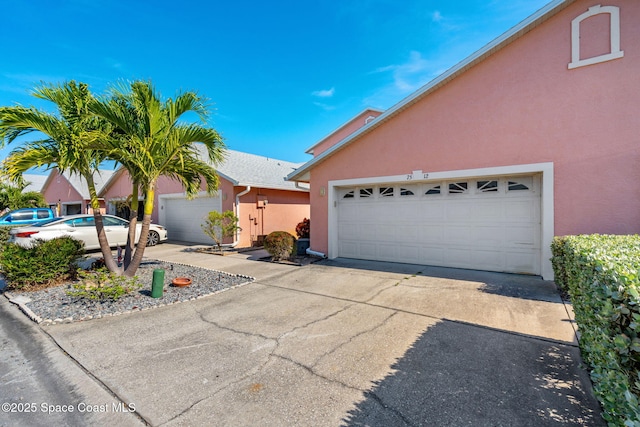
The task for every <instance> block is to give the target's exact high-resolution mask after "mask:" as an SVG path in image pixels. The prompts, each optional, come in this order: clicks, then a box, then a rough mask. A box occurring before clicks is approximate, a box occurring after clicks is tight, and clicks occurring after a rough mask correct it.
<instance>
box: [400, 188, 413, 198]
mask: <svg viewBox="0 0 640 427" xmlns="http://www.w3.org/2000/svg"><path fill="white" fill-rule="evenodd" d="M415 195H416V193H415V192H414V191H413V190H412V189H410V188H403V187H400V197H408V196H415Z"/></svg>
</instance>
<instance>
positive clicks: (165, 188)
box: [101, 171, 233, 224]
mask: <svg viewBox="0 0 640 427" xmlns="http://www.w3.org/2000/svg"><path fill="white" fill-rule="evenodd" d="M201 188H202V191H205V187H204V185H203V186H201ZM131 190H132V183H131V179H130V178H129V174H128V173H127V172H122V171H119V172H118V176H117V177H116V178H115V179H114V180H113V181H112V182H111V183H110V184H109V187H108V188H107V189H106V190H105V191H103V192H102V194H101V196H102V197H104V199H105V201H106V203H107V205H108V203H109V202H110V201H114V200H123V199H126V198H127V197H128V196H130V195H131ZM225 190H226V192H227V193H231V192H232V191H233V186H232V185H231V183H229V181H227V180H225V179H221V180H220V188H219V191H223V193H224V192H225ZM180 193H184V188H183V187H182V185H181V184H180V182H178V181H176V180H173V179H170V178H168V177H165V176H162V177H160V178H159V179H158V185H157V189H156V193H155V198H154V200H153V214H152V215H151V221H152V222H153V223H155V224H157V223H158V216H159V210H158V200H159V197H158V196H160V195H162V194H180ZM139 196H140V198H141V199H142V198H143V197H144V194H140V195H139ZM225 204H226V205H228V206H229V209H232V206H233V201H231V202H230V204H229V203H225V202H223V209H226V208H225ZM140 208H142V207H140Z"/></svg>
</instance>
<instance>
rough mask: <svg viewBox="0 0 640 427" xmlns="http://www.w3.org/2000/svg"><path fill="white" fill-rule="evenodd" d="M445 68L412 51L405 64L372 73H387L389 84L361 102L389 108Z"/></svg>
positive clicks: (386, 67) (389, 66)
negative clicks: (389, 78)
mask: <svg viewBox="0 0 640 427" xmlns="http://www.w3.org/2000/svg"><path fill="white" fill-rule="evenodd" d="M446 68H448V67H446V66H444V64H442V63H441V62H440V61H438V62H435V61H430V60H427V59H425V58H423V57H422V54H421V53H420V52H417V51H412V52H411V53H410V54H409V58H408V59H407V60H406V61H405V62H403V63H401V64H393V65H387V66H384V67H380V68H378V69H376V70H375V71H374V73H383V74H384V73H389V74H390V77H391V82H390V83H389V84H387V85H384V86H382V87H380V88H378V89H377V90H376V91H374V92H373V93H372V94H370V95H369V96H367V97H366V98H365V99H364V100H363V104H364V105H366V106H373V107H377V108H389V106H391V105H393V104H395V103H396V102H398V101H400V100H401V99H402V98H404V97H405V96H407V95H409V94H410V93H412V92H414V91H416V90H418V89H419V88H421V87H422V86H424V85H425V84H427V83H428V82H429V81H431V80H432V79H433V78H434V77H436V76H438V75H439V74H440V73H442V70H443V69H446Z"/></svg>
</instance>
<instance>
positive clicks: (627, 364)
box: [551, 235, 640, 427]
mask: <svg viewBox="0 0 640 427" xmlns="http://www.w3.org/2000/svg"><path fill="white" fill-rule="evenodd" d="M551 250H552V253H553V258H552V260H551V261H552V263H553V269H554V272H555V281H556V284H558V286H559V287H560V288H561V289H563V290H565V291H567V292H568V293H569V295H570V297H571V302H572V305H573V311H574V313H575V317H576V322H577V324H578V328H579V331H580V349H581V351H582V357H583V359H584V361H585V362H586V363H587V364H588V365H589V368H590V370H591V379H592V381H593V387H594V391H595V393H596V396H597V397H598V399H599V400H600V403H601V404H602V407H603V409H604V414H603V417H604V419H605V420H606V421H607V422H608V423H609V425H616V426H617V425H625V426H634V427H639V426H640V405H639V404H638V399H639V397H640V281H639V277H638V275H639V273H640V272H639V270H640V236H612V235H589V236H566V237H556V238H555V239H554V241H553V244H552V246H551Z"/></svg>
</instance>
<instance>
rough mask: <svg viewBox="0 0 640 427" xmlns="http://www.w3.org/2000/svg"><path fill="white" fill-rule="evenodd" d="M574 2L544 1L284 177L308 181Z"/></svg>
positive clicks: (566, 0) (571, 0)
mask: <svg viewBox="0 0 640 427" xmlns="http://www.w3.org/2000/svg"><path fill="white" fill-rule="evenodd" d="M575 1H576V0H554V1H552V2H550V3H548V4H547V5H546V6H544V7H543V8H541V9H540V10H538V11H537V12H536V13H534V14H533V15H530V16H529V17H528V18H526V19H524V20H523V21H522V22H520V23H519V24H517V25H516V26H514V27H512V28H511V29H509V30H508V31H506V32H505V33H503V34H502V35H501V36H499V37H497V38H495V39H494V40H492V41H491V42H489V43H488V44H487V45H485V46H484V47H483V48H481V49H479V50H477V51H476V52H475V53H473V54H471V55H470V56H468V57H467V58H465V59H463V60H462V61H460V62H459V63H458V64H456V65H455V66H453V67H451V68H450V69H449V70H447V71H445V72H444V73H442V74H441V75H440V76H438V77H436V78H435V79H433V80H431V81H430V82H429V83H427V84H426V85H424V86H423V87H422V88H420V89H418V90H417V91H415V92H413V93H412V94H410V95H409V96H407V97H406V98H404V99H402V100H401V101H400V102H398V103H397V104H395V105H394V106H392V107H391V108H389V109H388V110H387V111H385V112H384V113H382V114H381V115H380V116H378V117H377V118H376V120H373V121H371V122H370V123H369V124H368V125H365V126H363V127H361V128H360V129H358V130H356V131H355V132H354V133H352V134H351V135H349V136H347V137H346V138H344V139H343V140H341V141H340V142H338V143H337V144H335V145H334V146H332V147H330V148H329V149H327V150H326V151H324V152H322V154H320V155H318V156H317V157H314V158H313V159H311V160H309V161H308V162H307V163H305V164H304V165H302V166H301V167H300V168H298V169H297V170H295V171H294V172H292V173H291V174H289V175H288V176H287V180H289V181H304V180H305V179H307V180H308V179H309V178H310V170H311V169H312V168H313V167H315V166H316V165H317V164H319V163H321V162H323V161H324V160H326V159H327V158H329V157H331V156H332V155H334V154H335V153H337V152H338V151H340V150H341V149H342V148H344V147H346V146H347V145H349V144H350V143H351V142H353V141H355V140H356V139H358V138H359V137H361V136H362V135H364V134H366V133H368V132H370V131H371V130H373V129H375V128H377V127H378V126H380V125H381V124H382V123H384V122H386V121H387V120H389V119H390V118H391V117H393V116H395V115H396V114H398V113H399V112H400V111H402V110H404V109H406V108H408V107H409V106H411V105H413V104H414V103H416V102H417V101H418V100H420V99H422V98H423V97H424V96H426V95H428V94H429V93H431V92H433V91H435V90H436V89H438V88H439V87H441V86H443V85H444V84H446V83H448V82H449V81H450V80H453V79H454V78H456V77H457V76H459V75H460V74H462V73H464V72H465V71H467V70H468V69H469V68H471V67H473V66H474V65H476V64H477V63H479V62H481V61H483V60H484V59H485V58H487V57H488V56H490V55H492V54H494V53H495V52H497V51H498V50H500V49H502V48H503V47H505V46H507V45H508V44H510V43H512V42H513V41H515V40H517V39H518V38H520V37H521V36H523V35H524V34H526V33H528V32H529V31H530V30H532V29H534V28H535V27H537V26H538V25H540V24H542V23H543V22H544V21H546V20H548V19H549V18H551V17H552V16H554V15H555V14H556V13H558V12H560V11H561V10H562V9H564V8H565V7H567V6H569V5H570V4H572V3H574V2H575ZM325 139H326V138H325ZM316 145H317V144H316ZM316 145H314V147H315V146H316ZM312 148H313V147H312ZM305 182H308V181H305Z"/></svg>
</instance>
